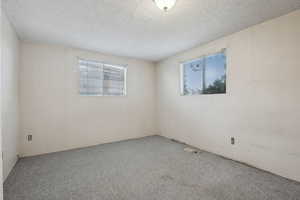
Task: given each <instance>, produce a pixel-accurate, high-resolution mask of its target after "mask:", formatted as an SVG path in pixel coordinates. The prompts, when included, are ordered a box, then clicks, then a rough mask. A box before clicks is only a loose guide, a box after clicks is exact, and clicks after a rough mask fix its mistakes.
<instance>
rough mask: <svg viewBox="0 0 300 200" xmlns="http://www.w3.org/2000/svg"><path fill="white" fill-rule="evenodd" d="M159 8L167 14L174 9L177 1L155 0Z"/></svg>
mask: <svg viewBox="0 0 300 200" xmlns="http://www.w3.org/2000/svg"><path fill="white" fill-rule="evenodd" d="M153 1H154V2H155V3H156V5H157V7H159V8H160V9H161V10H163V11H165V12H167V11H169V10H170V9H171V8H173V7H174V5H175V3H176V0H153Z"/></svg>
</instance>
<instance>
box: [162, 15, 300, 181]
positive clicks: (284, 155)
mask: <svg viewBox="0 0 300 200" xmlns="http://www.w3.org/2000/svg"><path fill="white" fill-rule="evenodd" d="M222 48H227V54H228V56H227V58H228V72H227V77H228V78H227V81H228V82H227V88H228V93H227V94H226V95H202V96H180V87H179V84H180V76H179V73H180V70H179V62H180V61H184V60H187V59H192V58H196V57H199V56H201V55H203V54H207V53H213V52H216V51H219V50H221V49H222ZM299 75H300V10H298V11H296V12H293V13H290V14H288V15H286V16H283V17H280V18H277V19H274V20H271V21H268V22H265V23H263V24H260V25H256V26H253V27H251V28H249V29H246V30H244V31H241V32H238V33H235V34H233V35H230V36H228V37H224V38H221V39H219V40H217V41H214V42H211V43H209V44H207V45H203V46H199V47H197V48H194V49H191V50H188V51H186V52H184V53H181V54H178V55H176V56H173V57H170V58H168V59H166V60H164V61H162V62H160V63H158V64H157V86H158V87H157V97H158V109H157V110H158V122H159V129H160V132H161V134H162V135H164V136H167V137H170V138H174V139H177V140H179V141H182V142H186V143H188V144H191V145H194V146H197V147H199V148H201V149H204V150H207V151H210V152H214V153H217V154H220V155H223V156H226V157H229V158H233V159H235V160H239V161H242V162H246V163H249V164H251V165H254V166H256V167H259V168H261V169H265V170H268V171H271V172H273V173H276V174H279V175H281V176H284V177H287V178H291V179H295V180H298V181H300V173H299V172H300V171H299V169H300V148H299V147H300V123H299V122H300V121H299V120H300V103H299V102H300V89H299V85H300V78H299ZM231 136H234V137H235V138H236V140H237V141H236V142H237V143H236V145H234V146H232V145H231V144H230V137H231Z"/></svg>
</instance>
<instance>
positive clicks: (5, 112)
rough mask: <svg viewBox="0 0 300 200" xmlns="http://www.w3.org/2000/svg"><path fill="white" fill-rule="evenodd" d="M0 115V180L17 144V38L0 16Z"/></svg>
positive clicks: (12, 159)
mask: <svg viewBox="0 0 300 200" xmlns="http://www.w3.org/2000/svg"><path fill="white" fill-rule="evenodd" d="M1 33H2V35H1V48H2V52H1V57H2V60H1V98H2V99H1V106H2V110H1V117H2V151H3V177H4V180H5V179H6V177H7V176H8V174H9V172H10V171H11V169H12V168H13V166H14V165H15V163H16V161H17V155H18V145H19V144H18V143H19V99H18V92H19V90H18V86H19V85H18V84H19V40H18V37H17V35H16V33H15V31H14V29H13V27H12V26H11V25H10V23H9V21H8V19H7V18H6V16H5V14H4V12H3V13H2V19H1Z"/></svg>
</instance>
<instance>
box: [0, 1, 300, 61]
mask: <svg viewBox="0 0 300 200" xmlns="http://www.w3.org/2000/svg"><path fill="white" fill-rule="evenodd" d="M4 8H5V10H6V12H7V15H8V17H9V19H10V20H11V22H12V23H13V25H14V26H15V28H16V31H17V32H18V34H19V36H20V38H21V39H24V40H33V41H42V42H48V43H57V44H64V45H69V46H72V47H78V48H83V49H88V50H94V51H100V52H104V53H111V54H114V55H121V56H128V57H135V58H142V59H146V60H152V61H158V60H161V59H163V58H166V57H168V56H170V55H173V54H176V53H178V52H180V51H183V50H186V49H188V48H191V47H194V46H196V45H198V44H203V43H206V42H208V41H211V40H214V39H217V38H219V37H222V36H224V35H228V34H230V33H233V32H236V31H239V30H241V29H243V28H246V27H249V26H251V25H254V24H257V23H260V22H263V21H265V20H267V19H271V18H274V17H277V16H280V15H283V14H286V13H288V12H290V11H293V10H296V9H299V8H300V0H177V4H176V5H175V7H174V8H173V9H172V10H170V11H169V12H167V13H165V12H162V11H161V10H160V9H158V8H157V7H156V5H155V4H154V3H153V2H152V0H81V1H78V0H4Z"/></svg>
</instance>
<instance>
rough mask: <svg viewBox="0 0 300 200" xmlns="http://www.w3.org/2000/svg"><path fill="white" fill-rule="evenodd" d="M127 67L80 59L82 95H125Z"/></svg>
mask: <svg viewBox="0 0 300 200" xmlns="http://www.w3.org/2000/svg"><path fill="white" fill-rule="evenodd" d="M125 70H126V69H125V68H124V67H120V66H113V65H104V64H101V63H98V62H95V61H84V60H80V61H79V75H80V84H79V85H80V89H79V91H80V94H81V95H117V96H121V95H125Z"/></svg>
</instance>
